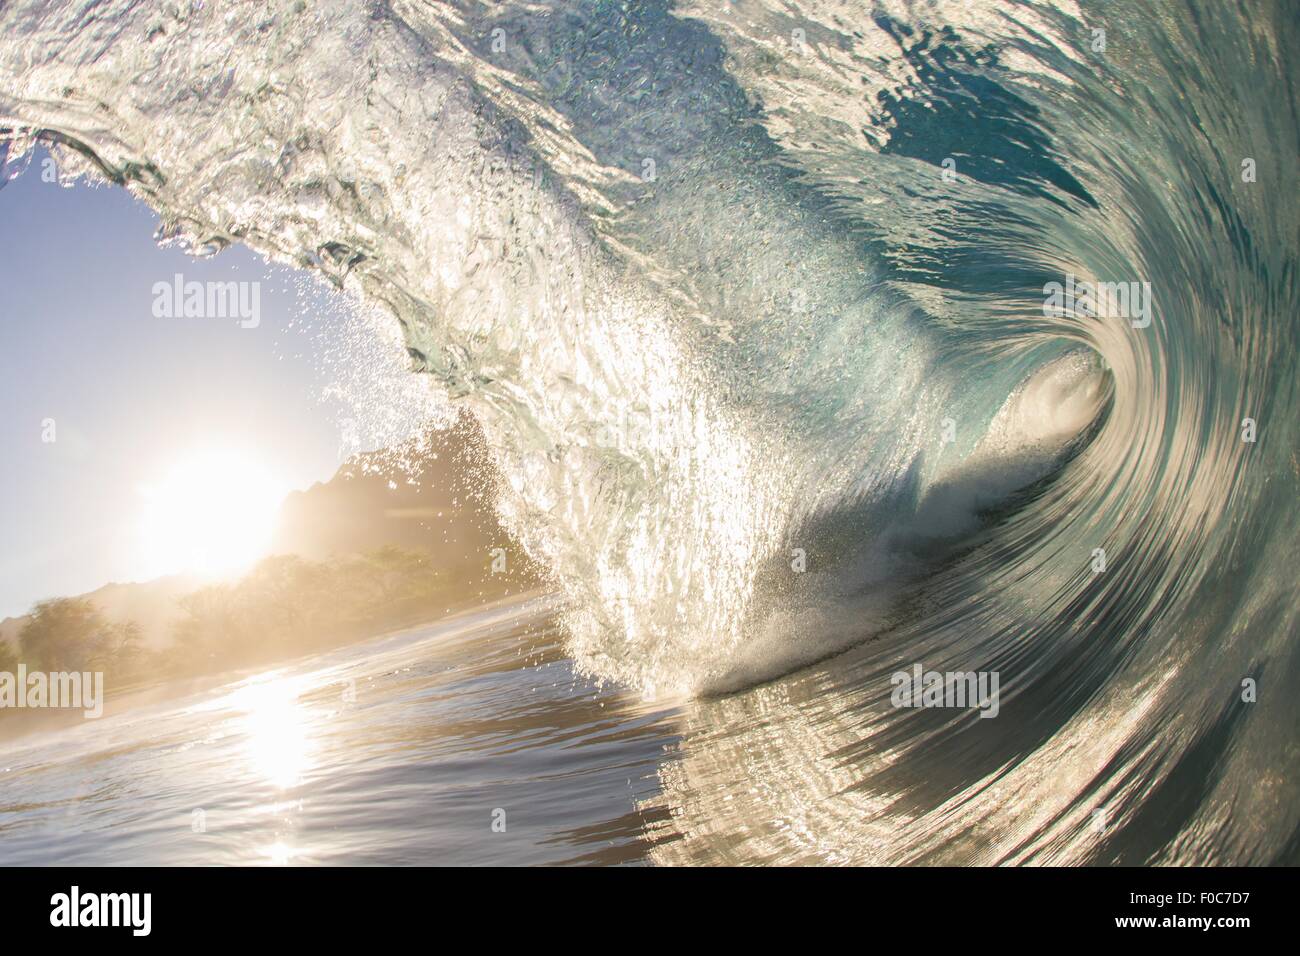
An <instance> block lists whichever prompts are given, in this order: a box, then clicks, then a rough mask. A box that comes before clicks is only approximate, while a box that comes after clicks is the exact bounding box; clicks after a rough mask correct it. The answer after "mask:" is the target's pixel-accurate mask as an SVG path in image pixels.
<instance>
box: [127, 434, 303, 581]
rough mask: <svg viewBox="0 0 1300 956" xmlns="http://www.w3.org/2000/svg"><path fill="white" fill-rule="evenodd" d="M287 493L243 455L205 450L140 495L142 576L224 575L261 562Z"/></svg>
mask: <svg viewBox="0 0 1300 956" xmlns="http://www.w3.org/2000/svg"><path fill="white" fill-rule="evenodd" d="M286 491H287V488H285V487H284V485H283V484H282V483H280V482H278V481H276V480H275V478H274V477H273V476H272V475H271V474H270V473H269V472H268V471H267V470H266V469H265V468H263V467H261V466H260V465H258V464H257V463H256V462H254V461H252V460H251V459H250V458H248V457H247V456H245V455H242V454H239V453H237V452H233V451H229V450H224V449H210V450H206V451H202V452H198V453H196V454H194V455H192V456H191V457H189V458H186V459H184V460H182V461H180V462H179V463H177V464H176V465H174V466H173V467H172V468H171V469H170V470H168V471H166V472H165V473H164V474H163V475H162V476H161V477H160V478H159V479H157V480H156V481H154V482H150V483H148V484H146V485H145V486H144V487H142V488H141V489H140V493H141V495H142V496H143V498H144V509H143V514H142V515H141V521H140V529H139V530H140V538H141V547H142V552H143V554H142V557H143V563H144V565H145V568H146V570H145V573H146V574H147V575H149V576H157V575H160V574H174V573H177V572H182V571H184V572H191V573H195V574H211V575H218V574H229V573H233V572H236V571H240V570H243V569H245V568H247V567H249V566H250V565H252V564H253V563H254V562H255V561H257V560H258V559H259V558H261V557H263V556H264V555H265V554H266V552H267V549H268V548H269V547H270V544H271V535H272V532H273V531H274V528H275V519H276V513H277V511H278V509H279V506H280V502H281V501H282V500H283V498H284V495H285V493H286Z"/></svg>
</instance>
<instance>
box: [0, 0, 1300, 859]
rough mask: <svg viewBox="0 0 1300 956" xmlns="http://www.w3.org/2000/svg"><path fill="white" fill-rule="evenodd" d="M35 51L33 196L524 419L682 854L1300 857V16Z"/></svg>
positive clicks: (1053, 16) (607, 673)
mask: <svg viewBox="0 0 1300 956" xmlns="http://www.w3.org/2000/svg"><path fill="white" fill-rule="evenodd" d="M0 25H2V31H0V32H2V34H3V39H2V40H0V133H2V134H3V137H4V139H5V140H6V142H7V147H6V151H7V155H8V156H9V159H10V162H11V163H21V157H23V156H24V155H26V154H28V153H29V152H30V151H31V150H32V148H33V147H34V146H35V145H37V144H43V145H45V146H47V147H49V148H50V149H52V150H53V152H54V153H55V155H56V156H57V157H58V159H59V162H60V165H61V166H62V167H63V168H65V169H67V170H72V171H81V172H85V173H86V174H89V175H92V176H97V177H100V178H103V179H106V180H108V181H111V182H114V183H118V184H120V185H123V186H125V187H126V188H128V189H129V190H130V191H131V192H132V193H133V194H134V195H136V196H137V197H139V198H140V199H142V200H143V201H145V202H146V203H148V204H149V205H150V206H152V207H153V208H154V209H155V210H157V211H158V213H159V214H160V215H161V216H162V218H163V227H162V228H161V229H160V238H168V239H175V238H180V239H183V240H184V241H186V242H188V243H189V244H190V245H191V246H192V247H193V248H194V249H196V250H204V251H216V250H219V249H221V248H223V247H225V246H227V245H230V244H232V243H242V244H245V245H247V246H249V247H251V248H253V249H255V250H257V251H259V252H261V253H263V254H265V255H267V256H268V257H270V258H272V259H274V260H277V261H281V262H285V263H289V264H292V265H294V266H297V267H300V268H303V269H307V270H314V271H317V272H319V273H321V274H323V275H325V276H327V277H329V278H330V279H331V280H332V281H334V282H335V283H336V284H337V285H338V286H339V287H340V288H341V289H344V290H346V291H348V292H351V293H353V294H355V295H357V296H358V297H360V298H361V299H363V300H364V301H365V302H367V303H368V304H369V305H371V306H374V307H377V308H379V309H381V310H383V311H384V312H385V313H386V314H387V315H389V316H391V321H393V322H396V323H400V325H401V328H402V330H403V334H404V337H405V342H406V346H407V348H408V351H409V353H410V355H411V358H412V364H413V368H414V369H415V370H416V371H418V372H420V373H423V374H425V375H428V376H430V378H431V379H432V380H433V381H434V382H435V383H436V385H437V387H438V388H439V389H440V390H441V391H442V392H443V393H444V395H445V399H446V401H447V402H448V403H454V404H458V405H461V406H463V407H465V408H467V409H469V410H470V411H472V412H473V413H474V415H475V416H476V417H477V419H478V420H479V421H480V422H481V423H482V424H483V427H484V430H485V433H486V435H487V437H488V441H489V443H490V445H491V447H492V449H493V453H494V457H495V459H496V461H497V462H498V463H499V465H500V467H501V469H502V471H503V473H504V475H505V477H506V487H505V488H504V489H503V493H502V497H501V500H500V502H499V505H498V507H499V509H500V510H501V512H502V514H503V516H504V518H505V520H506V521H507V523H508V524H509V526H510V528H511V530H512V531H513V532H514V533H515V534H517V535H518V537H519V539H520V540H521V541H522V542H523V543H524V545H525V547H526V548H527V549H528V551H529V553H530V555H532V556H533V557H535V558H536V559H537V560H538V561H539V562H540V563H541V564H543V565H544V566H545V567H547V568H548V569H550V571H551V573H552V574H553V576H554V583H555V587H556V589H557V590H558V591H559V592H560V593H561V594H562V595H563V596H564V607H565V610H564V612H563V620H564V633H565V637H564V646H565V651H566V653H567V654H569V655H571V657H572V658H573V660H574V661H575V662H576V665H577V666H578V667H579V668H580V669H581V670H582V671H583V672H584V673H585V674H588V675H591V676H593V677H594V678H596V679H598V680H603V681H611V682H615V683H618V684H622V685H626V686H629V687H633V688H635V689H637V690H638V691H639V692H640V693H642V694H643V695H644V696H646V697H647V698H651V699H656V700H660V701H665V700H667V701H685V703H683V704H682V705H681V706H682V707H683V711H682V713H683V716H682V718H681V719H682V725H683V726H682V730H681V739H680V742H679V743H678V744H677V745H676V746H675V747H674V751H673V753H671V754H670V755H669V756H668V757H667V758H666V759H665V760H664V761H663V762H662V765H661V767H660V769H659V775H660V778H661V781H662V787H661V791H660V792H659V793H658V794H656V795H654V796H652V797H649V798H647V799H646V800H645V801H644V804H643V808H642V810H643V814H644V818H645V819H647V820H653V821H655V822H654V823H653V824H652V825H648V832H647V834H646V839H647V841H648V842H649V844H650V847H651V849H650V856H651V858H652V859H653V860H655V861H657V862H664V863H673V862H793V863H799V862H832V863H1118V864H1134V863H1274V862H1291V863H1294V862H1296V861H1297V860H1300V818H1298V816H1300V793H1298V792H1297V782H1296V778H1295V774H1294V770H1295V767H1296V765H1297V761H1296V757H1297V750H1296V748H1297V743H1296V741H1297V734H1296V731H1297V729H1298V727H1300V719H1298V718H1300V702H1298V701H1297V699H1296V698H1295V696H1294V694H1292V693H1290V691H1291V690H1292V689H1293V688H1294V686H1295V680H1296V676H1297V669H1298V668H1300V659H1298V656H1297V650H1298V649H1300V640H1298V636H1300V635H1298V632H1297V617H1296V604H1295V601H1294V573H1293V572H1294V568H1295V567H1296V565H1297V559H1298V558H1300V554H1297V541H1298V540H1300V537H1298V536H1297V530H1298V529H1297V519H1296V511H1295V506H1294V503H1295V496H1296V486H1297V482H1300V464H1297V458H1296V447H1297V435H1296V426H1297V415H1296V404H1297V399H1298V397H1300V396H1298V395H1297V377H1296V352H1297V349H1296V346H1297V342H1296V328H1297V326H1296V316H1297V313H1298V307H1300V283H1298V280H1297V252H1298V250H1300V209H1298V208H1297V196H1298V195H1300V191H1298V190H1297V188H1296V186H1297V182H1296V169H1295V160H1296V156H1297V147H1298V146H1300V122H1298V119H1297V96H1296V87H1295V85H1294V81H1293V79H1292V77H1291V75H1290V74H1289V66H1288V63H1289V61H1290V60H1292V59H1293V58H1294V57H1295V55H1296V54H1297V52H1298V51H1300V42H1297V40H1298V38H1297V35H1296V31H1297V22H1296V20H1295V17H1294V11H1293V10H1290V9H1289V8H1288V5H1287V4H1286V3H1284V2H1279V3H1267V2H1260V3H1252V4H1248V5H1243V6H1239V7H1230V6H1228V5H1225V4H1220V3H1210V2H1207V3H1199V2H1193V3H1176V2H1146V3H1141V4H1139V3H1125V2H1114V3H1096V4H1077V5H1076V4H1074V3H1068V2H1063V3H1059V4H1048V3H1016V2H1009V0H1008V2H969V3H956V4H954V3H944V2H938V0H935V2H924V3H909V2H903V0H881V2H876V3H842V2H832V0H807V2H802V3H800V4H798V5H790V4H784V3H777V2H774V0H754V2H739V0H738V2H733V3H727V4H718V3H710V2H698V3H689V2H683V3H677V4H669V3H660V2H652V0H648V2H644V3H639V4H629V5H615V4H605V3H561V2H540V3H539V2H529V3H522V2H504V3H495V4H484V3H475V2H468V0H464V2H452V3H443V4H417V3H402V2H391V3H378V2H376V3H358V4H321V5H316V4H307V3H302V2H297V3H293V2H286V3H274V4H265V3H254V2H228V3H208V4H190V5H169V6H167V7H165V8H162V7H155V6H153V5H140V4H133V3H129V2H124V0H106V2H104V3H101V4H98V5H96V6H95V7H94V8H93V9H86V8H85V7H84V5H81V4H76V3H70V2H49V0H18V2H10V3H6V4H4V5H3V7H0ZM1067 283H1068V284H1069V285H1070V286H1071V288H1072V289H1074V288H1077V287H1078V286H1077V283H1083V284H1086V285H1087V287H1088V288H1089V289H1101V288H1104V289H1105V290H1107V291H1106V295H1105V297H1104V303H1105V307H1102V308H1097V307H1095V306H1096V303H1097V302H1101V301H1103V299H1096V300H1094V301H1093V302H1092V303H1085V304H1084V305H1082V306H1081V305H1080V304H1079V301H1078V300H1077V297H1075V296H1071V297H1069V298H1068V299H1067V298H1065V297H1064V296H1062V294H1061V290H1063V289H1064V288H1065V287H1066V285H1067ZM1121 292H1122V293H1124V298H1123V300H1122V301H1121V300H1120V298H1119V296H1120V293H1121ZM1130 293H1131V295H1130ZM90 374H93V372H91V373H90ZM913 667H918V668H924V669H926V670H929V671H934V672H938V673H947V672H957V673H962V674H996V675H998V680H997V681H996V682H995V685H994V686H997V687H998V688H999V698H1000V699H999V701H998V704H997V718H996V719H992V720H986V719H981V717H980V713H979V710H977V709H970V708H966V709H961V708H952V707H943V706H935V707H925V706H915V707H914V706H908V707H897V706H894V705H893V704H892V703H891V691H892V690H893V686H892V685H891V675H892V674H895V673H897V672H907V671H910V670H911V669H912V668H913Z"/></svg>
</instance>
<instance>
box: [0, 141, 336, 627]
mask: <svg viewBox="0 0 1300 956" xmlns="http://www.w3.org/2000/svg"><path fill="white" fill-rule="evenodd" d="M43 156H44V154H41V153H38V154H37V155H36V156H35V158H34V159H33V161H32V163H31V164H30V166H29V167H28V169H27V171H26V172H25V173H23V174H22V175H20V176H18V177H17V178H16V179H14V180H13V181H11V182H9V183H8V184H6V185H5V186H4V188H3V189H0V226H2V227H3V230H4V235H5V239H6V241H5V243H4V245H3V252H2V253H0V617H4V616H7V615H12V614H18V613H23V612H25V611H26V610H27V609H28V608H29V607H30V605H31V604H32V602H33V601H34V600H36V599H39V598H43V597H52V596H57V595H64V594H77V593H82V592H84V591H88V590H93V589H94V588H97V587H99V586H100V585H103V584H105V583H108V582H110V581H124V580H135V579H138V578H139V577H141V576H143V575H142V573H141V572H142V567H141V565H140V563H139V561H138V559H137V557H136V556H134V555H133V548H132V547H131V545H130V542H131V540H132V536H133V534H135V529H136V526H137V524H138V519H139V513H140V508H141V502H140V499H141V492H140V489H141V486H142V485H144V484H147V483H148V482H149V481H151V480H152V479H153V478H155V477H156V476H157V475H158V474H159V473H160V472H161V471H163V470H165V469H166V468H167V467H168V466H169V464H170V463H172V462H173V461H174V459H176V457H177V456H179V455H183V454H184V453H185V449H189V448H193V447H197V446H206V445H211V444H214V443H216V444H221V445H223V446H229V447H237V448H239V449H241V450H243V451H244V452H246V454H247V455H248V456H249V457H250V458H252V459H254V460H256V461H257V462H258V463H259V464H260V465H263V466H265V467H266V468H267V469H268V470H269V471H271V472H273V473H274V474H275V475H276V476H277V480H279V481H283V482H284V483H285V484H286V485H287V486H289V487H294V488H301V487H306V486H308V485H310V484H311V483H312V482H314V481H319V480H323V479H325V478H328V477H329V476H330V475H331V474H332V473H333V472H334V470H335V469H336V468H337V466H338V464H339V462H340V458H341V448H340V434H339V424H338V423H339V421H340V414H339V412H338V410H337V409H331V408H330V407H329V404H328V403H327V402H325V401H324V399H323V398H322V396H323V394H324V392H325V390H326V389H327V388H328V387H329V386H330V385H331V384H334V383H332V382H331V378H330V375H331V373H330V372H329V371H328V369H329V368H331V367H334V368H337V367H338V366H339V361H338V355H337V354H334V355H333V356H332V357H331V356H330V354H329V353H330V352H331V350H336V349H337V346H336V345H332V344H331V342H332V340H334V339H335V336H334V334H333V333H334V332H335V331H337V332H339V336H338V338H339V339H344V338H345V337H344V336H343V332H344V331H345V329H346V327H347V324H348V321H349V315H350V313H349V306H348V305H347V303H346V301H345V300H344V299H342V298H341V297H339V296H335V295H333V294H331V293H329V292H328V291H327V290H326V289H325V288H324V287H323V285H321V284H320V283H318V282H315V281H313V280H307V279H305V278H304V277H303V276H302V275H301V274H299V273H295V272H293V271H292V270H287V269H284V268H281V267H271V266H269V265H268V264H267V263H265V262H264V261H263V260H262V259H261V258H259V257H258V256H256V255H254V254H253V253H250V252H249V251H247V250H245V249H242V248H233V249H228V250H226V251H225V252H223V253H221V254H220V255H218V256H216V257H213V258H211V259H207V260H198V259H194V258H192V257H190V256H188V255H186V254H185V253H184V252H183V251H181V250H180V249H177V248H159V247H158V246H157V245H156V244H155V243H154V241H153V233H154V230H155V228H156V227H157V222H158V217H157V216H156V215H155V214H154V213H153V212H152V211H150V210H149V209H148V208H147V207H146V206H144V205H143V204H142V203H140V202H138V201H136V200H135V199H134V198H132V197H131V196H130V195H129V194H128V193H127V192H126V191H125V190H123V189H120V188H116V187H109V186H98V187H92V186H90V185H86V184H84V183H79V184H77V185H75V186H73V187H72V188H66V187H64V186H61V185H59V184H57V183H53V182H46V181H43V179H42V176H41V169H42V159H43ZM178 272H179V273H182V274H183V275H184V277H185V279H186V280H187V281H189V280H197V281H200V282H203V281H207V280H223V281H229V280H231V279H236V280H249V281H254V280H255V281H260V283H261V288H260V306H261V317H260V318H261V321H260V324H259V325H258V327H257V328H241V327H240V324H239V323H238V321H237V320H234V319H225V318H190V319H184V318H157V317H155V315H154V310H153V308H152V306H153V301H154V294H153V291H152V290H153V287H154V284H155V283H157V282H159V281H167V282H170V281H171V280H172V276H173V275H174V274H175V273H178ZM48 419H53V420H54V422H55V435H56V440H55V441H54V442H52V443H50V442H45V441H43V440H42V438H43V432H44V428H43V423H44V422H45V421H46V420H48Z"/></svg>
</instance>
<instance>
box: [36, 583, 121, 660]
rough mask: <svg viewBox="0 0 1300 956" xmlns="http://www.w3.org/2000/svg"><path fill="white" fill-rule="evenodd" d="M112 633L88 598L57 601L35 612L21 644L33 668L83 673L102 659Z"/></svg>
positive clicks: (40, 603)
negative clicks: (82, 671)
mask: <svg viewBox="0 0 1300 956" xmlns="http://www.w3.org/2000/svg"><path fill="white" fill-rule="evenodd" d="M111 631H112V628H111V627H110V625H109V624H108V622H106V621H105V620H104V618H103V615H101V614H100V613H99V609H98V608H96V607H95V605H94V604H93V603H92V602H91V601H90V600H89V599H88V598H54V599H52V600H49V601H41V602H39V603H38V604H37V605H36V606H35V607H33V608H32V613H31V617H30V618H29V620H28V621H27V623H26V624H25V625H23V629H22V631H21V632H20V633H19V635H18V644H19V646H20V647H21V648H22V653H23V658H24V659H25V660H26V661H27V665H28V666H29V667H39V668H41V669H43V670H47V671H80V670H87V669H89V667H88V665H90V664H92V663H95V662H96V661H98V660H101V659H102V657H103V653H104V645H105V644H106V643H107V642H109V641H110V640H111Z"/></svg>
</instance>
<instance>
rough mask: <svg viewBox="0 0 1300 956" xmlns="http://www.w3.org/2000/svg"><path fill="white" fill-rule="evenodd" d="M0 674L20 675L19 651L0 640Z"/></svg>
mask: <svg viewBox="0 0 1300 956" xmlns="http://www.w3.org/2000/svg"><path fill="white" fill-rule="evenodd" d="M0 673H8V674H17V673H18V651H17V649H16V648H15V647H14V646H13V645H12V644H10V643H9V642H8V641H4V640H0Z"/></svg>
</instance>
